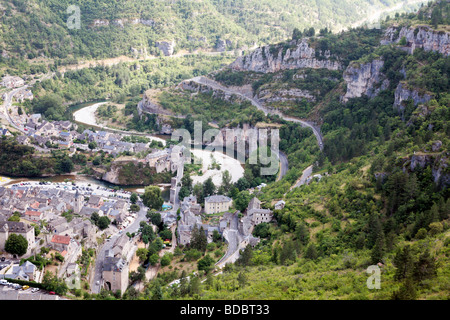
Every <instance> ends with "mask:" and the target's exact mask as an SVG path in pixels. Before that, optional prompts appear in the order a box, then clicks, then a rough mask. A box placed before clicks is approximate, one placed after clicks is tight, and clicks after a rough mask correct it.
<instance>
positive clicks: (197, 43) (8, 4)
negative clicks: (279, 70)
mask: <svg viewBox="0 0 450 320" xmlns="http://www.w3.org/2000/svg"><path fill="white" fill-rule="evenodd" d="M400 2H401V1H399V0H389V1H378V0H377V1H367V0H345V1H339V2H334V1H328V0H321V1H316V2H313V3H311V2H309V1H305V0H296V1H294V2H292V1H287V0H285V1H281V2H280V1H273V0H265V1H256V0H252V1H228V0H219V1H217V0H202V1H190V0H181V1H170V0H164V1H161V0H146V1H129V0H127V1H125V0H120V1H93V0H84V1H78V2H76V3H75V5H77V6H79V8H80V13H81V16H80V18H81V28H80V29H69V28H68V27H67V21H68V19H69V18H70V17H71V16H72V14H73V11H72V12H70V11H69V12H68V11H67V8H68V7H69V6H71V5H74V3H73V2H71V1H68V0H31V1H30V0H13V1H0V8H1V9H2V14H1V16H0V26H1V28H0V34H1V38H2V41H1V42H0V52H1V53H2V55H1V57H0V66H1V67H9V68H10V69H11V70H9V72H10V73H11V72H14V70H21V71H28V70H29V69H30V68H34V69H38V70H39V69H41V68H45V66H46V65H47V64H48V63H53V62H54V61H55V62H56V63H69V62H75V61H76V60H77V59H99V58H108V57H117V56H120V55H130V54H131V53H132V51H131V50H132V48H134V49H137V50H142V52H144V49H145V50H146V51H147V53H148V54H158V50H156V48H155V42H156V41H161V40H175V42H176V48H175V50H176V51H178V50H181V49H185V50H194V49H199V48H200V49H201V48H203V49H211V48H216V47H217V46H221V45H223V44H224V43H225V45H224V47H225V49H235V48H242V47H243V46H245V45H247V46H251V45H253V44H254V43H258V42H259V43H261V42H263V43H270V42H274V41H277V40H282V39H286V38H287V37H288V36H289V35H290V34H291V33H292V30H293V29H294V28H300V29H303V28H307V27H311V26H314V27H316V28H317V29H319V28H324V27H328V28H330V29H331V26H334V27H337V28H340V29H342V28H345V27H348V26H349V25H350V24H352V23H355V22H358V21H364V19H365V18H366V17H367V15H369V13H370V12H372V11H371V10H373V8H379V9H380V10H383V9H386V8H390V7H392V6H394V5H396V4H399V3H400ZM368 4H370V5H369V6H368ZM408 7H409V6H408V5H407V6H406V7H404V8H402V10H406V9H408ZM340 29H337V30H340ZM225 40H228V42H221V41H225ZM29 61H31V63H29ZM27 69H28V70H27Z"/></svg>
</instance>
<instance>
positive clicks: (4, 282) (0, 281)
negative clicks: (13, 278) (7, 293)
mask: <svg viewBox="0 0 450 320" xmlns="http://www.w3.org/2000/svg"><path fill="white" fill-rule="evenodd" d="M7 283H8V281H6V280H5V279H0V284H3V285H5V284H7Z"/></svg>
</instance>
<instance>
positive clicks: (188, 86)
mask: <svg viewBox="0 0 450 320" xmlns="http://www.w3.org/2000/svg"><path fill="white" fill-rule="evenodd" d="M177 89H180V90H183V91H191V92H194V93H197V92H199V93H212V96H213V97H214V98H217V99H221V100H224V101H227V102H231V103H232V102H235V101H240V102H242V101H245V100H246V99H245V98H244V97H241V96H238V95H235V94H232V93H229V92H226V91H223V90H218V89H217V90H216V89H214V88H212V87H211V86H208V85H204V84H199V83H197V82H194V81H190V80H185V81H182V82H181V83H180V84H179V85H178V86H177Z"/></svg>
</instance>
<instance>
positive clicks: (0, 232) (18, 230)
mask: <svg viewBox="0 0 450 320" xmlns="http://www.w3.org/2000/svg"><path fill="white" fill-rule="evenodd" d="M87 191H88V192H86V193H85V194H82V193H81V192H80V191H79V190H78V189H76V190H71V189H70V188H68V189H64V188H54V187H52V188H42V187H41V186H37V185H35V186H32V185H14V186H12V187H11V188H5V187H0V255H1V256H3V257H5V256H6V257H8V258H27V257H30V256H31V255H33V254H36V253H40V249H41V248H42V247H47V248H50V249H52V250H54V251H56V252H58V253H59V254H60V255H61V256H63V257H64V264H62V265H61V267H60V269H59V275H60V276H65V277H66V278H67V277H69V276H71V275H72V274H73V273H74V270H76V269H77V268H78V265H77V264H76V260H77V259H78V258H79V257H80V256H81V254H82V246H83V247H84V248H85V249H89V248H96V247H97V245H98V244H97V237H98V232H99V231H98V228H97V227H96V226H95V225H94V224H93V223H92V222H91V220H90V217H91V215H92V213H94V212H97V213H98V214H99V215H100V216H107V217H108V218H110V220H111V221H115V223H116V224H117V227H118V228H120V227H121V226H122V224H123V223H125V222H126V220H127V219H128V218H129V215H130V213H129V201H127V200H124V199H113V198H109V197H104V196H100V195H93V194H92V192H91V191H92V189H90V190H87ZM17 213H18V214H19V216H20V221H9V220H10V219H9V218H10V217H11V216H12V215H14V214H15V215H17ZM63 213H69V214H70V215H71V219H67V217H66V215H63ZM33 224H36V225H38V226H40V230H41V232H40V234H39V236H38V238H37V237H36V236H35V228H34V227H33V226H32V225H33ZM11 234H18V235H22V236H23V237H24V238H25V239H26V240H27V242H28V247H27V252H26V254H24V255H23V256H21V257H14V256H13V255H11V254H9V253H7V252H6V251H5V244H6V241H7V240H8V238H9V236H10V235H11ZM126 238H128V237H127V236H126ZM119 239H120V238H119ZM119 247H120V248H119ZM118 248H119V249H118ZM114 250H115V251H114V253H115V254H116V255H118V256H122V255H123V251H124V250H126V248H125V249H124V246H119V245H118V246H117V247H114ZM32 269H33V268H32V267H31V266H30V265H29V262H28V263H27V264H25V265H24V264H22V265H18V264H17V263H15V264H9V265H7V266H2V268H0V278H11V279H21V280H34V279H38V278H39V276H38V275H37V274H36V272H37V271H38V270H35V271H34V272H32V273H30V272H28V271H27V270H32Z"/></svg>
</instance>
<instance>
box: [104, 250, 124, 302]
mask: <svg viewBox="0 0 450 320" xmlns="http://www.w3.org/2000/svg"><path fill="white" fill-rule="evenodd" d="M128 272H129V266H128V263H127V261H126V260H124V259H122V258H120V257H114V254H113V252H112V251H107V252H106V257H105V260H104V262H103V280H104V285H105V288H106V289H107V290H110V291H112V292H116V291H117V290H120V292H122V293H123V292H125V290H126V289H127V287H128Z"/></svg>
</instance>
